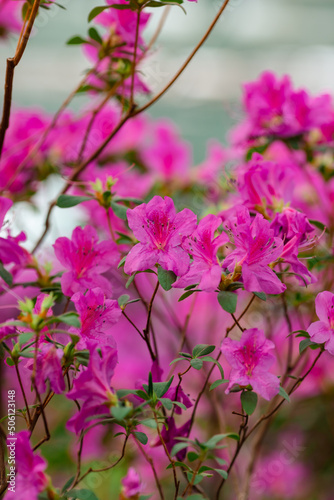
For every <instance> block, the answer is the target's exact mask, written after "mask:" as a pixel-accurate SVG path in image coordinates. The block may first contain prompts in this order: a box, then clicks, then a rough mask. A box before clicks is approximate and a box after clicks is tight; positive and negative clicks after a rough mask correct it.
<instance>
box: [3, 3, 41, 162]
mask: <svg viewBox="0 0 334 500" xmlns="http://www.w3.org/2000/svg"><path fill="white" fill-rule="evenodd" d="M39 4H40V0H35V1H34V4H33V6H32V9H31V13H30V17H29V19H28V21H27V23H26V21H24V25H25V23H26V27H25V29H24V32H23V34H22V32H21V35H20V38H19V41H18V44H17V47H16V52H15V55H14V57H9V58H8V59H7V68H6V77H5V92H4V100H3V111H2V119H1V124H0V157H1V153H2V149H3V145H4V141H5V136H6V131H7V129H8V127H9V118H10V111H11V106H12V94H13V81H14V69H15V67H16V66H17V65H18V64H19V62H20V60H21V58H22V56H23V54H24V51H25V49H26V46H27V43H28V40H29V37H30V34H31V30H32V27H33V25H34V21H35V18H36V15H37V12H38V8H39ZM24 25H23V27H24Z"/></svg>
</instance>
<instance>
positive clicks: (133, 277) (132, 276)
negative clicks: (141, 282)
mask: <svg viewBox="0 0 334 500" xmlns="http://www.w3.org/2000/svg"><path fill="white" fill-rule="evenodd" d="M136 274H137V272H134V273H133V274H132V275H131V276H130V278H129V279H128V281H127V282H126V283H125V288H126V289H128V288H129V286H130V285H131V283H132V282H133V280H134V279H135V277H136Z"/></svg>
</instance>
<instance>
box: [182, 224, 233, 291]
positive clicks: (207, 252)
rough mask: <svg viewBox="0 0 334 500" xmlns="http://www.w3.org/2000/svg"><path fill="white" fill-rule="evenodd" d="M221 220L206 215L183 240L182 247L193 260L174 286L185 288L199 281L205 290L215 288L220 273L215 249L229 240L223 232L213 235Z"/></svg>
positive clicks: (200, 286)
mask: <svg viewBox="0 0 334 500" xmlns="http://www.w3.org/2000/svg"><path fill="white" fill-rule="evenodd" d="M221 222H222V221H221V218H220V217H216V216H215V215H207V216H206V217H204V219H202V220H201V221H200V223H199V224H198V227H197V229H196V230H195V231H194V233H193V234H192V235H191V236H190V237H189V238H187V239H186V240H185V241H184V243H183V244H182V248H184V250H186V251H187V252H189V253H190V255H191V256H192V257H193V261H192V263H191V265H190V269H189V271H188V272H187V273H186V274H185V275H184V276H182V278H180V279H179V280H178V281H177V282H176V283H174V286H175V287H177V288H185V287H186V286H188V285H194V284H195V283H199V288H200V289H201V290H204V291H206V292H213V291H215V290H216V289H217V287H218V285H219V283H220V279H221V273H222V269H221V265H220V264H219V261H218V258H217V251H218V248H219V247H221V246H222V245H224V244H225V243H226V242H227V241H228V240H229V239H228V236H227V235H226V234H225V233H222V234H220V235H219V236H217V237H215V231H216V230H217V229H218V227H219V226H220V225H221Z"/></svg>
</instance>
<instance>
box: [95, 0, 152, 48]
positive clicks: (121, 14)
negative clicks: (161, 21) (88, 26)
mask: <svg viewBox="0 0 334 500" xmlns="http://www.w3.org/2000/svg"><path fill="white" fill-rule="evenodd" d="M107 4H109V5H115V4H118V5H129V3H128V2H127V1H126V0H107ZM150 17H151V15H150V14H148V13H146V12H142V13H141V15H140V24H139V46H141V47H142V46H144V40H143V38H142V32H143V30H144V29H145V27H146V25H147V23H148V21H149V19H150ZM95 22H97V23H98V24H101V25H102V26H105V27H106V28H108V30H111V29H113V30H114V32H115V35H116V36H118V37H119V38H120V39H121V42H125V43H126V44H127V48H133V47H134V44H135V35H136V26H137V12H134V11H133V10H131V9H130V8H129V9H124V10H119V9H113V8H111V9H107V10H105V11H104V12H102V13H101V14H99V15H98V16H96V18H95Z"/></svg>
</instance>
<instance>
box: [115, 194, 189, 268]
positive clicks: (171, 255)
mask: <svg viewBox="0 0 334 500" xmlns="http://www.w3.org/2000/svg"><path fill="white" fill-rule="evenodd" d="M127 215H128V222H129V226H130V228H131V229H132V231H133V233H134V235H135V237H136V238H137V239H138V240H139V242H140V243H137V245H135V246H134V247H133V248H132V249H131V250H130V253H129V254H128V256H127V258H126V262H125V266H124V271H125V272H126V273H127V274H132V273H133V272H135V271H145V270H146V269H150V268H152V267H153V266H154V265H155V264H160V265H161V267H162V268H163V269H166V270H168V271H173V272H174V273H175V274H176V275H177V276H182V275H183V274H185V273H186V272H187V271H188V269H189V264H190V259H189V255H188V254H187V253H186V252H185V251H184V250H183V248H182V247H181V244H182V242H183V240H184V238H185V237H187V236H189V235H190V234H191V233H192V232H193V231H194V229H195V227H196V215H195V214H194V213H193V212H192V211H191V210H189V209H188V208H185V209H184V210H182V211H181V212H179V213H176V211H175V207H174V202H173V200H172V199H171V198H169V197H168V196H166V197H165V199H162V198H161V197H160V196H154V197H153V198H152V200H151V201H149V202H148V203H147V204H146V203H143V204H142V205H139V206H138V207H136V208H134V209H133V210H128V212H127Z"/></svg>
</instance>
